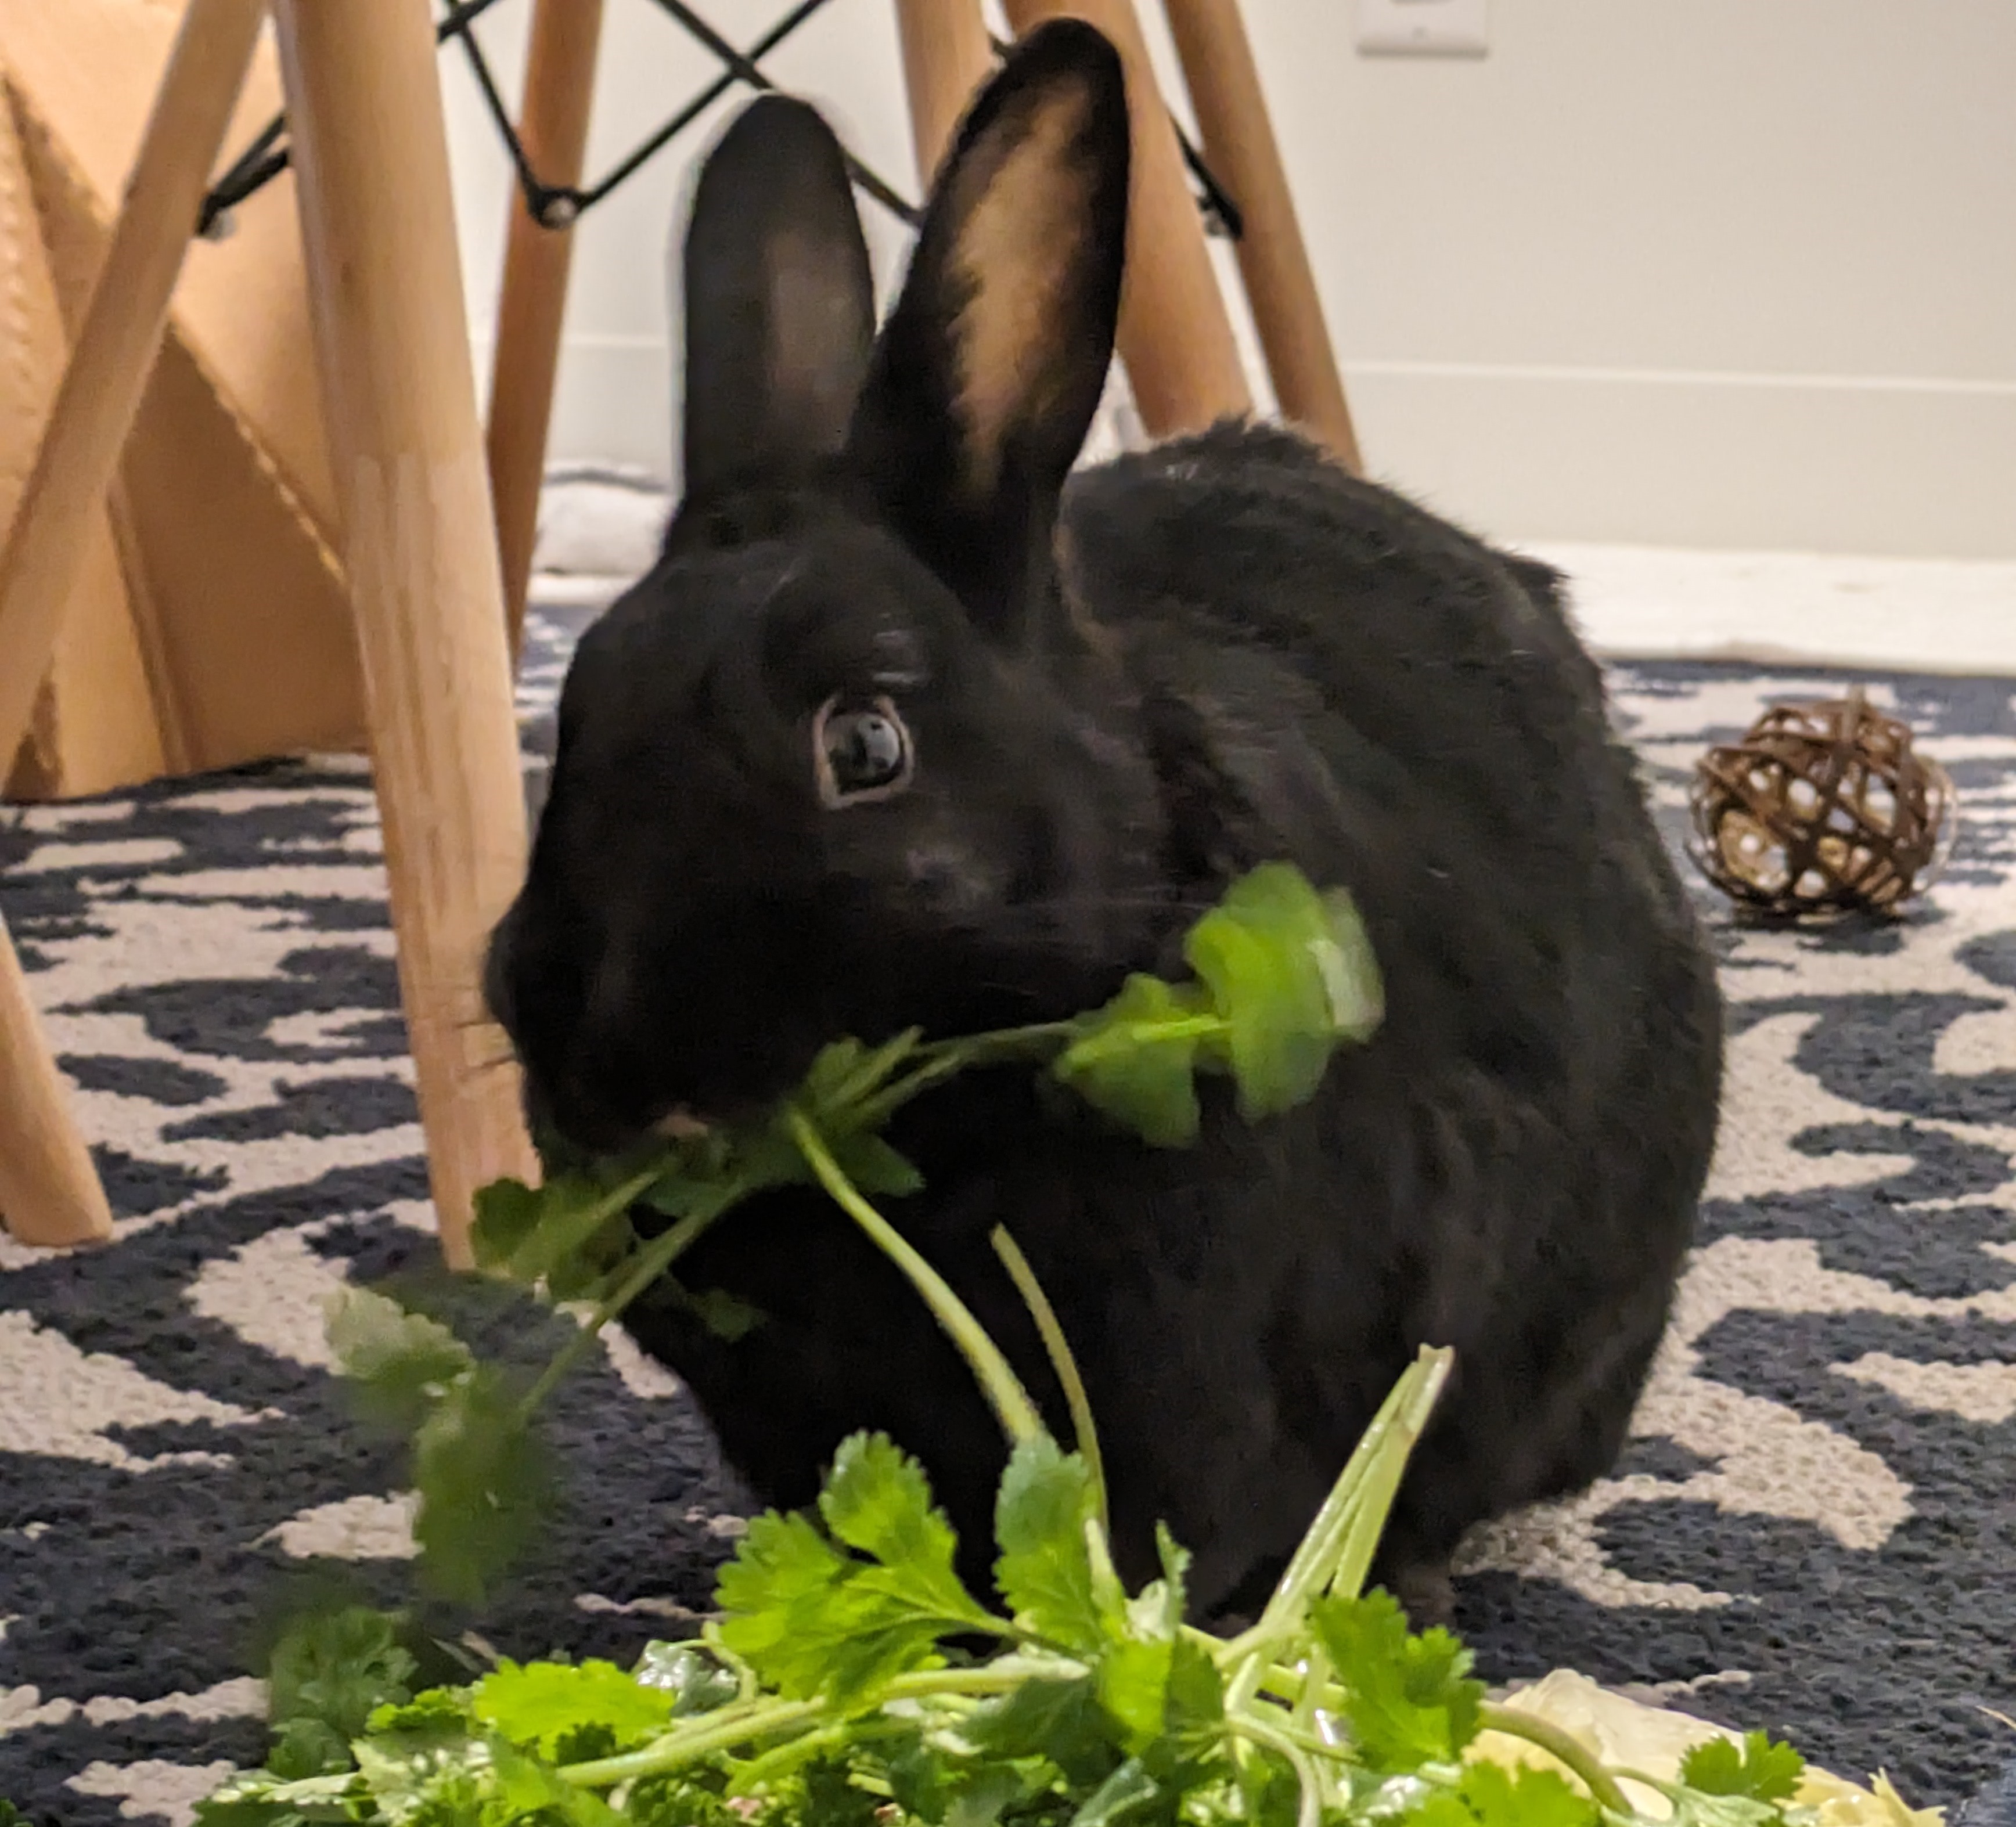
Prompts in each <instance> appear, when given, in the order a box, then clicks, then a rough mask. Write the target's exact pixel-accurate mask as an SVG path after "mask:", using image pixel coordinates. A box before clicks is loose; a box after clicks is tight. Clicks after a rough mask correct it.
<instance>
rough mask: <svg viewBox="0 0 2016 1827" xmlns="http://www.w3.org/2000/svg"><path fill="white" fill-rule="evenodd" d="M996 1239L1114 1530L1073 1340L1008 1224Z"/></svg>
mask: <svg viewBox="0 0 2016 1827" xmlns="http://www.w3.org/2000/svg"><path fill="white" fill-rule="evenodd" d="M992 1243H993V1245H994V1253H995V1255H996V1256H998V1257H1000V1258H1001V1264H1002V1267H1003V1268H1005V1269H1006V1270H1007V1271H1008V1276H1009V1279H1010V1280H1011V1281H1012V1282H1014V1284H1015V1291H1016V1293H1018V1294H1020V1295H1021V1297H1022V1301H1023V1304H1024V1306H1026V1307H1028V1310H1029V1315H1030V1317H1031V1318H1032V1319H1034V1320H1035V1322H1036V1330H1037V1331H1038V1332H1040V1333H1042V1338H1043V1349H1044V1350H1046V1351H1047V1352H1048V1353H1049V1355H1050V1368H1052V1369H1053V1370H1054V1371H1055V1372H1057V1381H1058V1382H1059V1383H1062V1384H1063V1385H1064V1401H1065V1402H1066V1403H1067V1404H1068V1405H1069V1407H1070V1408H1071V1433H1072V1434H1073V1436H1074V1437H1075V1439H1076V1441H1077V1444H1078V1456H1079V1457H1080V1458H1082V1459H1083V1460H1084V1461H1085V1470H1086V1472H1087V1473H1088V1474H1089V1476H1090V1477H1091V1480H1092V1502H1093V1514H1094V1515H1096V1516H1097V1517H1098V1518H1099V1524H1100V1527H1101V1528H1102V1529H1103V1530H1107V1531H1108V1532H1109V1533H1110V1532H1111V1527H1112V1525H1111V1522H1110V1520H1108V1518H1107V1512H1106V1462H1105V1460H1104V1459H1103V1458H1102V1457H1101V1456H1100V1451H1099V1430H1098V1428H1097V1426H1096V1425H1095V1424H1094V1422H1093V1418H1092V1402H1091V1400H1090V1398H1089V1397H1088V1396H1087V1395H1086V1394H1085V1380H1084V1379H1083V1378H1082V1377H1081V1376H1079V1375H1078V1360H1077V1358H1075V1357H1073V1356H1072V1355H1071V1341H1070V1340H1068V1339H1067V1338H1066V1337H1065V1336H1064V1328H1063V1326H1061V1325H1059V1324H1058V1322H1057V1309H1056V1308H1055V1307H1053V1306H1051V1304H1050V1300H1049V1296H1048V1295H1047V1294H1046V1293H1044V1292H1043V1285H1042V1282H1039V1281H1038V1280H1037V1279H1036V1271H1035V1270H1034V1269H1032V1268H1030V1266H1029V1259H1028V1257H1026V1256H1024V1254H1023V1253H1022V1249H1021V1245H1020V1244H1018V1243H1017V1242H1016V1241H1015V1239H1013V1237H1012V1236H1010V1235H1009V1232H1008V1228H1007V1227H1006V1225H995V1227H994V1233H993V1237H992Z"/></svg>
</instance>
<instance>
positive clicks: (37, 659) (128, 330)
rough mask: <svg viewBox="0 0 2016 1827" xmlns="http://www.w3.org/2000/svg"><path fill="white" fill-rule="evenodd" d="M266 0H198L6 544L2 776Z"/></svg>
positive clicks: (124, 429) (140, 381) (150, 359)
mask: <svg viewBox="0 0 2016 1827" xmlns="http://www.w3.org/2000/svg"><path fill="white" fill-rule="evenodd" d="M265 12H266V8H265V0H190V4H189V11H188V12H187V13H185V14H184V15H183V17H182V29H181V31H180V32H179V33H178V35H177V37H176V39H175V49H174V51H173V52H171V55H170V57H169V60H168V67H167V73H166V74H165V75H164V77H163V78H162V81H161V86H160V89H159V90H158V92H157V94H156V96H155V100H154V109H153V114H152V115H151V116H150V117H149V120H148V122H147V126H146V131H145V133H144V135H143V136H142V139H141V142H140V151H139V157H138V158H137V160H135V164H134V167H133V174H132V178H131V181H130V182H129V183H128V188H127V192H126V200H125V203H124V207H122V208H121V210H120V214H119V221H118V224H117V227H116V228H114V229H113V234H112V240H111V244H110V246H109V247H108V248H107V249H106V254H105V264H104V267H103V270H102V271H101V272H99V276H98V282H97V284H96V285H95V286H94V287H93V288H92V295H91V303H90V305H89V307H88V309H87V311H86V312H85V319H84V322H83V324H82V325H81V328H80V329H79V331H78V333H77V343H76V347H74V350H73V351H72V352H71V354H70V361H69V365H67V368H66V369H64V372H63V380H62V383H61V384H60V385H59V387H58V388H57V390H56V399H55V401H54V403H53V404H52V406H51V407H50V409H49V424H48V426H47V427H46V429H45V430H44V432H43V433H42V441H41V448H40V449H39V450H38V452H37V453H36V458H35V466H34V470H33V472H32V473H31V474H30V476H29V477H28V480H27V484H26V486H25V487H23V491H22V493H21V498H20V505H19V506H18V507H17V508H16V510H15V514H14V520H13V526H12V527H9V530H8V534H7V543H6V546H5V550H4V551H0V775H4V774H5V771H6V768H7V766H8V764H9V763H10V762H11V761H13V757H14V755H15V753H16V751H17V750H19V749H20V746H21V741H22V739H23V736H24V735H26V734H27V728H28V724H29V720H30V718H31V717H32V716H33V715H34V707H35V699H36V696H37V694H38V692H40V690H41V682H42V680H43V678H45V676H46V674H48V671H49V662H50V660H51V658H52V656H53V655H54V653H55V652H56V637H57V634H58V632H59V629H60V628H61V625H62V621H63V610H64V608H65V606H66V605H67V603H68V602H69V601H70V592H71V591H72V590H73V589H74V588H75V586H76V584H77V576H78V573H79V570H80V569H81V566H82V565H83V563H84V559H85V541H86V538H87V536H88V533H89V530H90V523H91V516H92V514H93V513H95V512H97V510H98V509H99V507H100V506H101V505H102V504H103V502H104V500H105V495H106V489H107V488H108V487H110V485H111V483H112V480H113V473H114V472H115V471H116V470H117V467H118V464H119V458H120V454H121V451H123V450H124V448H125V444H126V438H127V434H128V433H129V432H130V431H131V430H132V426H133V420H134V417H135V415H136V414H137V413H138V412H139V408H140V399H141V396H142V394H144V393H145V392H146V387H147V381H148V378H149V376H150V375H151V374H152V373H153V368H154V360H155V358H156V356H157V354H159V352H160V347H161V336H162V333H163V332H164V329H165V328H166V326H167V316H168V303H169V300H170V299H171V297H172V296H173V294H174V292H175V281H176V279H177V278H178V275H180V274H181V272H182V259H183V256H184V255H185V253H186V252H187V251H188V248H189V239H190V237H191V236H193V234H194V233H195V232H196V213H197V210H199V209H200V207H201V205H202V202H203V192H204V189H205V187H206V186H207V184H208V182H209V179H210V172H211V166H212V165H213V164H215V162H216V160H217V156H218V151H219V150H220V149H221V147H222V146H223V144H224V135H225V132H226V131H227V130H228V129H229V127H230V124H231V116H232V110H233V109H234V108H235V107H236V105H237V101H238V95H239V90H240V89H241V88H243V86H244V82H245V75H246V72H247V70H248V69H249V68H250V65H251V62H252V52H253V47H254V45H256V44H257V41H258V35H259V27H260V25H261V21H262V20H264V18H265Z"/></svg>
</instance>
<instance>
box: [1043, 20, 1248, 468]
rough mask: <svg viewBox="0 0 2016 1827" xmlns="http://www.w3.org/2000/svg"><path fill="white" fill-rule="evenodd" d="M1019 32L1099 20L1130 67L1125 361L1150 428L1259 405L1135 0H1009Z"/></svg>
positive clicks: (1157, 432) (1166, 429)
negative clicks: (1052, 23) (1065, 21)
mask: <svg viewBox="0 0 2016 1827" xmlns="http://www.w3.org/2000/svg"><path fill="white" fill-rule="evenodd" d="M1005 5H1006V11H1007V14H1008V18H1009V22H1010V24H1012V25H1013V27H1014V29H1015V31H1016V32H1017V34H1018V35H1021V34H1027V33H1028V32H1031V31H1034V30H1035V27H1037V26H1038V25H1039V24H1041V23H1042V22H1043V21H1044V20H1047V19H1054V18H1057V17H1058V16H1062V15H1070V16H1074V17H1076V18H1078V19H1082V20H1085V21H1087V22H1088V23H1090V24H1092V25H1094V26H1096V27H1098V28H1099V29H1100V31H1102V32H1103V33H1104V34H1106V35H1107V38H1110V39H1111V40H1112V41H1113V43H1114V46H1115V48H1116V49H1118V51H1119V52H1120V55H1121V57H1122V58H1123V59H1125V63H1126V66H1127V84H1128V88H1129V92H1131V95H1132V102H1131V104H1130V106H1131V109H1132V115H1133V122H1134V169H1133V180H1132V184H1131V185H1130V186H1129V216H1130V220H1129V227H1128V231H1127V279H1126V283H1125V290H1124V292H1123V293H1122V294H1121V301H1120V358H1121V361H1124V362H1125V364H1126V365H1127V379H1128V383H1129V386H1130V387H1132V389H1133V391H1134V403H1135V405H1136V407H1137V408H1139V411H1140V414H1141V423H1143V425H1144V426H1146V427H1147V430H1148V431H1149V433H1150V435H1152V436H1154V437H1169V436H1172V435H1173V434H1175V433H1179V432H1188V431H1201V430H1203V429H1204V427H1205V426H1208V425H1209V424H1210V423H1211V422H1212V421H1213V420H1215V419H1222V418H1226V417H1233V416H1243V415H1245V414H1247V413H1249V412H1251V411H1252V409H1253V396H1252V393H1251V389H1249V388H1248V387H1247V384H1246V371H1245V368H1244V365H1243V364H1242V363H1241V362H1240V358H1239V345H1238V343H1237V342H1236V341H1235V340H1233V334H1232V320H1231V318H1230V317H1229V316H1228V315H1226V308H1225V295H1224V293H1222V291H1221V290H1219V283H1218V275H1217V273H1216V272H1215V271H1214V270H1213V268H1212V266H1211V250H1210V249H1209V248H1208V247H1207V246H1205V245H1204V223H1203V221H1202V219H1201V217H1200V216H1199V214H1198V213H1197V204H1196V203H1195V201H1194V200H1193V199H1192V197H1191V196H1190V186H1189V185H1188V183H1187V182H1186V181H1185V178H1184V175H1183V152H1182V149H1181V148H1180V147H1179V146H1178V145H1177V143H1176V131H1175V127H1174V126H1173V125H1172V124H1171V122H1170V120H1169V118H1168V113H1166V112H1165V110H1164V108H1163V106H1162V102H1161V92H1160V91H1159V90H1158V89H1157V87H1156V84H1155V73H1154V67H1153V66H1152V65H1151V64H1150V62H1149V59H1148V46H1147V41H1146V40H1145V39H1144V38H1143V37H1142V35H1141V21H1140V19H1139V16H1137V15H1136V13H1135V10H1134V7H1133V3H1132V0H1005Z"/></svg>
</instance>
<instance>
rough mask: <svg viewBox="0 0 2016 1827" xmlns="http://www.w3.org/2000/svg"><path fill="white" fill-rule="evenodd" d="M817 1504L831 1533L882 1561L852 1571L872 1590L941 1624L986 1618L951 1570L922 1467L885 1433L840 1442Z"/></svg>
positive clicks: (944, 1530) (950, 1545)
mask: <svg viewBox="0 0 2016 1827" xmlns="http://www.w3.org/2000/svg"><path fill="white" fill-rule="evenodd" d="M819 1513H820V1515H821V1516H824V1517H825V1519H826V1527H827V1528H828V1529H829V1530H831V1531H832V1533H833V1538H834V1540H836V1541H840V1542H842V1543H844V1544H845V1545H847V1546H848V1547H849V1548H856V1549H859V1551H860V1552H862V1553H863V1554H866V1555H873V1557H874V1559H877V1560H878V1561H880V1563H882V1570H881V1571H880V1573H866V1572H864V1573H861V1574H859V1575H857V1576H856V1578H857V1579H859V1580H872V1581H873V1583H874V1584H875V1585H876V1587H877V1589H878V1590H880V1591H884V1592H886V1593H887V1594H888V1595H890V1596H891V1597H893V1598H900V1599H904V1600H906V1601H907V1602H909V1603H910V1604H912V1605H913V1606H916V1608H917V1609H919V1610H920V1612H924V1613H931V1612H933V1611H935V1612H936V1613H938V1615H939V1616H940V1617H941V1618H942V1619H944V1620H945V1621H946V1622H947V1623H948V1624H952V1623H971V1622H974V1621H977V1622H979V1623H981V1624H983V1625H984V1624H985V1623H986V1622H987V1614H986V1613H985V1612H983V1611H981V1609H980V1608H979V1607H978V1606H976V1605H975V1604H974V1602H973V1599H972V1596H971V1595H970V1594H969V1593H968V1592H967V1589H966V1588H965V1587H964V1586H963V1585H962V1584H960V1583H959V1576H958V1574H956V1573H954V1572H953V1571H952V1556H953V1555H954V1554H955V1553H956V1552H957V1548H958V1544H957V1542H956V1541H955V1540H954V1538H953V1536H952V1525H951V1524H950V1523H948V1522H947V1521H946V1520H945V1516H944V1514H943V1512H941V1511H939V1510H938V1509H935V1508H934V1507H933V1505H932V1503H931V1486H930V1485H929V1484H927V1482H926V1480H925V1478H924V1474H923V1468H922V1467H920V1466H919V1465H918V1463H917V1462H916V1460H915V1459H913V1458H910V1457H909V1455H908V1454H905V1453H902V1452H899V1451H898V1450H897V1449H896V1448H895V1445H894V1444H892V1443H891V1440H890V1439H889V1437H888V1436H887V1434H882V1433H857V1434H854V1435H851V1436H850V1437H848V1439H847V1440H844V1441H842V1442H841V1448H840V1451H838V1453H837V1454H836V1455H834V1457H833V1469H832V1471H831V1472H830V1473H829V1474H828V1476H827V1478H826V1484H825V1487H824V1488H823V1490H821V1491H820V1492H819Z"/></svg>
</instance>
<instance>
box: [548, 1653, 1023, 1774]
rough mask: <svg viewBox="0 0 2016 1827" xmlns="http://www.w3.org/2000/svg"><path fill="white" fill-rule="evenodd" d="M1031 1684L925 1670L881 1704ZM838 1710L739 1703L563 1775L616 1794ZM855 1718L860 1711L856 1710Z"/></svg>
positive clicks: (818, 1704)
mask: <svg viewBox="0 0 2016 1827" xmlns="http://www.w3.org/2000/svg"><path fill="white" fill-rule="evenodd" d="M1028 1678H1029V1671H1028V1669H1027V1668H1026V1667H1017V1666H1013V1664H1011V1665H1010V1666H1009V1667H985V1668H945V1669H924V1670H922V1671H919V1672H918V1673H916V1674H899V1675H897V1676H895V1677H894V1678H892V1679H891V1681H889V1682H888V1684H887V1685H886V1686H885V1687H884V1688H883V1689H882V1691H881V1696H880V1698H881V1699H882V1700H883V1701H885V1702H886V1701H889V1700H927V1699H933V1698H934V1697H936V1696H940V1695H946V1694H951V1695H967V1696H974V1697H979V1696H985V1695H989V1694H1006V1693H1012V1692H1014V1690H1015V1689H1017V1687H1019V1686H1020V1685H1021V1684H1022V1683H1023V1682H1024V1681H1027V1680H1028ZM835 1710H836V1709H835V1707H834V1706H833V1702H831V1701H830V1700H827V1699H812V1700H779V1699H762V1700H757V1701H752V1702H750V1703H736V1704H733V1705H731V1706H728V1707H722V1708H720V1709H719V1710H717V1711H715V1712H713V1713H704V1714H701V1715H700V1717H698V1718H697V1719H695V1720H693V1721H690V1722H689V1723H688V1724H686V1725H682V1726H680V1727H679V1728H677V1729H676V1730H675V1731H672V1732H667V1733H666V1734H665V1735H664V1737H662V1738H659V1739H653V1741H652V1742H650V1744H648V1745H645V1746H643V1747H641V1748H640V1749H639V1750H634V1751H625V1752H624V1753H622V1755H621V1756H620V1757H597V1758H596V1759H594V1760H592V1761H591V1762H589V1763H585V1764H564V1765H563V1766H562V1767H561V1769H560V1775H562V1776H563V1777H564V1778H566V1779H567V1781H568V1782H571V1783H572V1784H574V1786H575V1787H576V1788H578V1789H610V1788H613V1787H614V1786H615V1785H616V1784H617V1783H619V1782H629V1781H630V1780H632V1778H636V1777H642V1776H659V1775H664V1773H665V1772H666V1771H669V1770H676V1769H677V1768H679V1766H680V1765H681V1764H690V1763H691V1762H693V1760H694V1759H695V1758H697V1757H707V1756H708V1755H709V1754H710V1753H713V1752H715V1751H722V1750H729V1748H731V1747H732V1746H736V1745H740V1744H747V1743H748V1742H750V1741H751V1739H758V1738H769V1737H771V1736H772V1735H774V1734H776V1733H777V1732H788V1731H793V1730H795V1729H796V1728H798V1727H800V1726H805V1725H812V1724H813V1723H814V1722H815V1721H819V1720H823V1719H825V1718H826V1717H829V1716H830V1715H831V1714H833V1712H834V1711H835ZM848 1710H849V1711H850V1712H851V1711H856V1710H859V1709H858V1708H853V1707H850V1708H849V1709H848Z"/></svg>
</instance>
